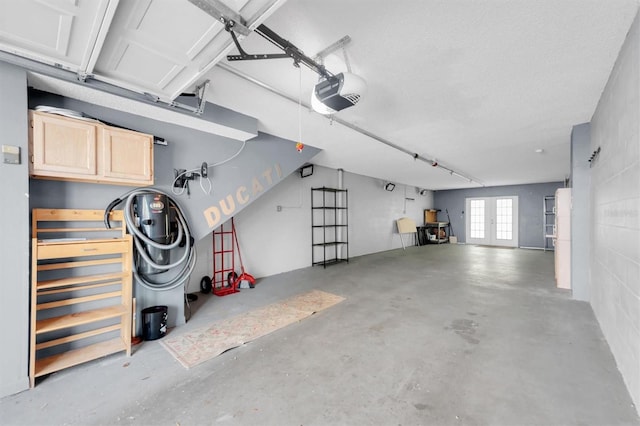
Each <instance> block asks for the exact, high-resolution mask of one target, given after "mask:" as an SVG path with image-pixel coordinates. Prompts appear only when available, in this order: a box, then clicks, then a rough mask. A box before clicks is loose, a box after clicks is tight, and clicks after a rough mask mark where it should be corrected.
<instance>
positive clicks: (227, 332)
mask: <svg viewBox="0 0 640 426" xmlns="http://www.w3.org/2000/svg"><path fill="white" fill-rule="evenodd" d="M343 300H344V297H340V296H336V295H335V294H331V293H326V292H324V291H320V290H312V291H310V292H308V293H304V294H300V295H297V296H293V297H290V298H289V299H285V300H283V301H281V302H278V303H274V304H271V305H267V306H265V307H263V308H259V309H256V310H253V311H250V312H246V313H244V314H242V315H238V316H236V317H233V318H228V319H224V320H221V321H217V322H215V323H213V324H211V325H210V326H207V327H203V328H199V329H196V330H193V331H190V332H188V333H183V334H176V335H175V336H173V335H169V336H166V337H165V338H164V339H162V340H161V341H160V342H161V343H162V345H163V346H164V347H165V348H166V349H167V350H168V351H169V353H171V355H173V356H174V357H175V358H176V359H177V360H178V361H180V363H181V364H182V365H183V366H184V367H186V368H191V367H193V366H196V365H198V364H200V363H202V362H204V361H207V360H209V359H211V358H214V357H216V356H218V355H220V354H221V353H223V352H225V351H227V350H229V349H232V348H235V347H238V346H240V345H243V344H244V343H247V342H250V341H252V340H255V339H257V338H258V337H262V336H264V335H266V334H269V333H271V332H273V331H275V330H278V329H280V328H282V327H285V326H287V325H289V324H292V323H294V322H297V321H300V320H302V319H304V318H306V317H308V316H310V315H312V314H314V313H315V312H319V311H322V310H323V309H326V308H329V307H331V306H333V305H335V304H337V303H340V302H342V301H343Z"/></svg>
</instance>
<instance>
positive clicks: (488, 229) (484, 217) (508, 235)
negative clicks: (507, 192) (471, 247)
mask: <svg viewBox="0 0 640 426" xmlns="http://www.w3.org/2000/svg"><path fill="white" fill-rule="evenodd" d="M466 211H467V215H466V224H465V228H466V229H465V230H466V234H467V241H466V242H467V243H468V244H480V245H490V246H506V247H518V197H516V196H507V197H483V198H467V200H466Z"/></svg>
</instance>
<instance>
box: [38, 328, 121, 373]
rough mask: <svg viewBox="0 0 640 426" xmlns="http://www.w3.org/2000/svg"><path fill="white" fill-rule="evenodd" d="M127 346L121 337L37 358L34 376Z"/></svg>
mask: <svg viewBox="0 0 640 426" xmlns="http://www.w3.org/2000/svg"><path fill="white" fill-rule="evenodd" d="M126 349H127V347H126V345H125V343H124V342H123V341H122V339H121V338H120V337H117V338H115V339H111V340H107V341H105V342H100V343H95V344H93V345H89V346H85V347H83V348H78V349H73V350H71V351H68V352H64V353H61V354H57V355H52V356H49V357H46V358H41V359H38V360H36V365H35V372H34V377H39V376H44V375H45V374H50V373H53V372H55V371H58V370H62V369H63V368H68V367H72V366H74V365H78V364H82V363H83V362H87V361H91V360H93V359H96V358H100V357H103V356H105V355H110V354H112V353H116V352H120V351H124V350H126Z"/></svg>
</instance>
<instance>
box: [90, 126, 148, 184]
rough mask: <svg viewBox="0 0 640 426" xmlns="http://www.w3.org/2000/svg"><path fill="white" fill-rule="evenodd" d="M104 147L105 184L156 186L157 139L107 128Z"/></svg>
mask: <svg viewBox="0 0 640 426" xmlns="http://www.w3.org/2000/svg"><path fill="white" fill-rule="evenodd" d="M102 143H103V163H102V167H103V168H104V169H103V170H102V174H103V176H104V178H105V179H104V180H105V181H116V182H128V183H135V184H138V185H153V136H151V135H146V134H144V133H137V132H132V131H130V130H126V129H118V128H115V127H105V128H104V129H103V133H102Z"/></svg>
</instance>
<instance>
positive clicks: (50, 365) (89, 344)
mask: <svg viewBox="0 0 640 426" xmlns="http://www.w3.org/2000/svg"><path fill="white" fill-rule="evenodd" d="M103 214H104V212H103V211H102V210H73V209H33V211H32V222H33V226H32V237H33V239H32V271H31V327H30V355H29V358H30V359H29V380H30V386H31V387H33V386H34V385H35V379H36V377H40V376H44V375H46V374H50V373H53V372H55V371H58V370H61V369H64V368H67V367H71V366H74V365H77V364H80V363H83V362H87V361H90V360H93V359H96V358H99V357H103V356H105V355H109V354H112V353H115V352H119V351H126V353H127V355H131V335H132V332H131V329H132V326H131V322H132V283H133V281H132V269H131V268H132V257H133V246H132V237H131V235H126V233H125V225H124V220H123V215H122V211H119V210H118V211H112V212H111V220H112V221H113V223H114V226H115V222H119V223H120V224H119V226H118V227H114V228H112V230H107V229H105V227H104V226H103V225H102V219H103ZM94 223H95V224H94ZM113 233H115V234H116V235H117V237H115V238H114V237H113ZM69 235H73V236H72V237H69ZM81 235H91V236H89V237H80V236H81ZM96 235H97V236H96Z"/></svg>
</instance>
